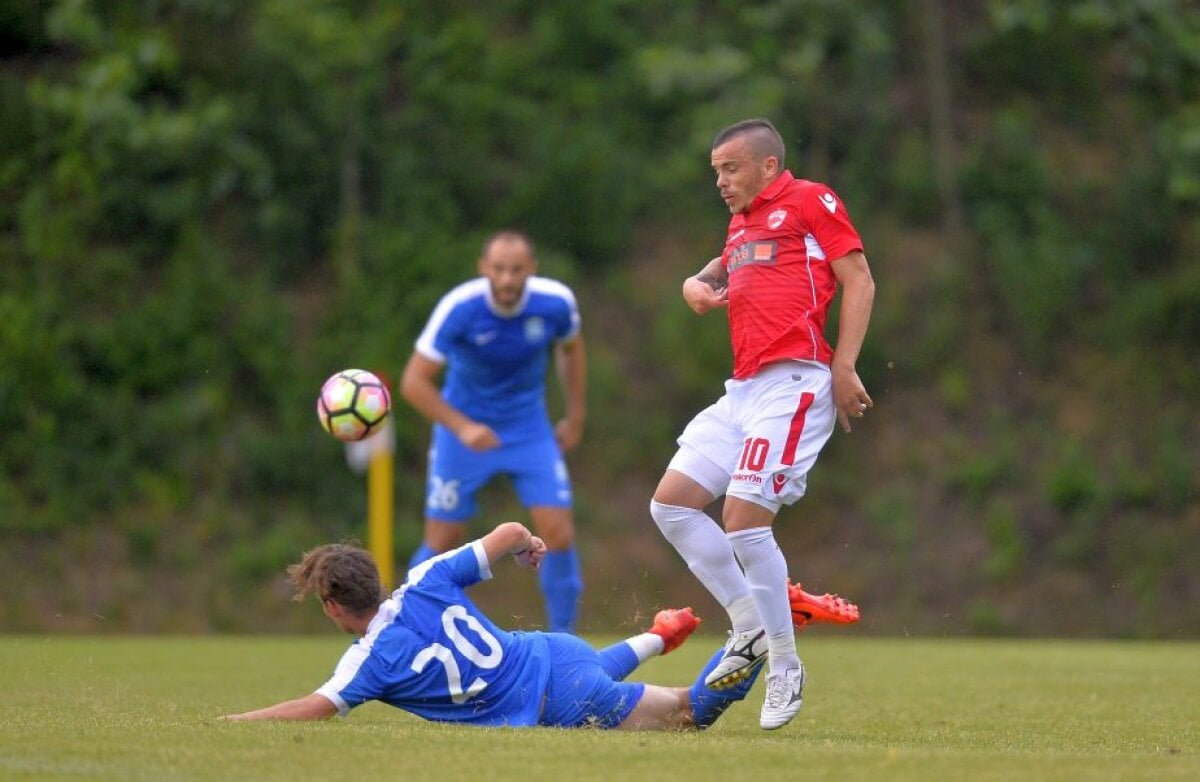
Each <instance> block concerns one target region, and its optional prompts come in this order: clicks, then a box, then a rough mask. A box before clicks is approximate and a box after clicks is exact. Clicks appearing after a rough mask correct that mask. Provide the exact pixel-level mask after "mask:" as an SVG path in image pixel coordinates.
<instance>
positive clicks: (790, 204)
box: [721, 171, 863, 380]
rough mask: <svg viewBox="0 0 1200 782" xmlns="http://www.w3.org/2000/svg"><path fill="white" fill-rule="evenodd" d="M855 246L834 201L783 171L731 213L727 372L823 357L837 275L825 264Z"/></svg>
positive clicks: (747, 372)
mask: <svg viewBox="0 0 1200 782" xmlns="http://www.w3.org/2000/svg"><path fill="white" fill-rule="evenodd" d="M862 248H863V247H862V240H861V239H859V237H858V232H857V231H855V230H854V226H853V225H852V224H851V223H850V216H849V215H848V214H847V213H846V207H845V205H844V204H842V201H841V199H839V198H838V197H837V195H836V194H835V193H834V192H833V191H832V190H830V189H829V188H828V187H826V186H825V185H822V184H820V183H818V182H809V181H807V180H804V179H796V178H795V177H794V176H792V174H791V172H790V171H784V172H783V173H782V174H780V175H779V177H778V178H777V179H776V180H775V181H774V182H772V183H771V184H770V185H768V186H767V187H766V188H765V189H764V190H763V191H762V192H761V193H759V194H758V195H757V196H755V197H754V200H753V201H751V202H750V207H749V208H748V209H747V210H746V211H745V212H741V213H739V214H735V215H734V216H733V219H731V220H730V221H729V234H728V236H727V237H726V239H725V252H724V254H723V255H722V258H721V262H722V264H723V265H724V266H725V271H726V272H727V273H728V275H729V336H730V340H731V341H732V343H733V376H734V377H735V378H737V379H739V380H743V379H745V378H748V377H752V376H753V375H754V374H756V373H757V372H758V371H759V370H760V369H762V368H763V367H764V366H766V365H767V364H770V363H772V362H775V361H783V360H787V359H800V360H806V361H820V362H822V363H824V364H828V363H829V362H830V360H831V359H832V358H833V349H832V348H831V347H830V346H829V342H828V341H827V340H826V339H825V319H826V316H827V315H828V314H829V302H830V301H832V300H833V294H834V290H835V289H836V288H837V277H835V276H834V274H833V269H832V267H831V266H830V265H829V262H830V261H836V260H837V259H839V258H841V257H843V256H845V255H848V254H849V253H852V252H854V251H855V250H862Z"/></svg>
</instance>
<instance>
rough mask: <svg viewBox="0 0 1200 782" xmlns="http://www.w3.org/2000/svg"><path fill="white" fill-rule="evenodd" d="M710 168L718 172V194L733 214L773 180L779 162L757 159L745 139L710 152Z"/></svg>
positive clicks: (728, 142) (740, 209)
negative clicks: (719, 193)
mask: <svg viewBox="0 0 1200 782" xmlns="http://www.w3.org/2000/svg"><path fill="white" fill-rule="evenodd" d="M712 167H713V171H715V172H717V190H719V191H720V192H721V200H723V201H724V202H725V205H726V206H728V207H729V211H730V212H732V213H733V214H737V213H738V212H744V211H746V210H747V209H748V208H749V207H750V202H751V201H753V200H754V197H755V196H756V195H758V194H759V193H761V192H762V190H763V188H764V187H766V186H767V184H768V183H769V182H770V181H771V179H773V178H774V176H775V174H776V173H778V170H779V161H778V160H776V159H775V158H774V157H766V158H763V159H761V160H759V159H756V158H755V155H754V151H753V150H752V149H751V147H750V144H749V142H748V140H747V138H746V136H744V135H742V136H735V137H733V138H731V139H729V140H728V141H726V142H725V143H724V144H722V145H721V146H719V147H717V148H716V149H714V150H713V151H712Z"/></svg>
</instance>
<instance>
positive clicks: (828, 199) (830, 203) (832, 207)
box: [821, 193, 837, 214]
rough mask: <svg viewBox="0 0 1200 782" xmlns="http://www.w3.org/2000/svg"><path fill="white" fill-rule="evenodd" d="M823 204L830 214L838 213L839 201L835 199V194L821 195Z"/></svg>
mask: <svg viewBox="0 0 1200 782" xmlns="http://www.w3.org/2000/svg"><path fill="white" fill-rule="evenodd" d="M821 203H822V204H824V205H825V208H826V209H828V210H829V214H833V213H834V212H836V211H837V199H836V198H834V197H833V193H821Z"/></svg>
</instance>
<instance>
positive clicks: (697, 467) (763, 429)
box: [667, 361, 836, 512]
mask: <svg viewBox="0 0 1200 782" xmlns="http://www.w3.org/2000/svg"><path fill="white" fill-rule="evenodd" d="M835 420H836V416H835V414H834V409H833V391H832V379H831V376H830V374H829V367H827V366H825V365H824V364H815V363H811V362H808V361H785V362H781V363H778V364H771V365H770V366H768V367H766V368H765V369H763V370H762V371H760V372H759V373H758V374H757V375H755V376H754V377H752V378H748V379H746V380H727V381H725V395H724V396H722V397H721V398H720V399H718V400H717V401H716V402H715V403H713V404H712V405H710V406H709V407H707V408H705V409H704V410H702V411H700V413H699V414H698V415H697V416H696V417H695V418H693V419H692V420H691V422H690V423H689V424H688V425H687V426H686V427H685V428H684V430H683V434H681V435H679V441H678V442H679V450H678V451H676V452H675V456H674V457H673V458H672V459H671V463H670V464H668V465H667V469H669V470H675V471H677V472H681V473H683V474H684V475H686V476H688V477H689V478H691V479H692V480H694V481H696V483H698V484H700V485H701V486H703V487H704V488H705V489H707V490H708V491H710V492H712V494H713V496H714V497H719V496H721V495H722V494H728V495H729V496H731V497H738V498H739V499H744V500H748V501H750V502H753V503H756V504H758V505H761V506H763V507H764V508H767V509H768V510H771V511H773V512H778V511H779V509H780V507H782V506H784V505H791V504H792V503H793V502H795V501H796V500H798V499H800V498H801V497H803V496H804V491H805V489H806V488H807V486H808V471H809V470H811V469H812V467H813V465H814V464H816V461H817V455H818V454H819V453H820V452H821V448H823V447H824V446H825V443H826V442H827V441H828V440H829V436H830V435H831V434H833V425H834V422H835Z"/></svg>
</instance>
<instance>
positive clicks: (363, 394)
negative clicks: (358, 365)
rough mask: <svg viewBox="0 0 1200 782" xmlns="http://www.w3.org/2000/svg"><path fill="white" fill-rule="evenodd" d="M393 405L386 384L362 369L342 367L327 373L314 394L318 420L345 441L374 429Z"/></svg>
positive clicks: (379, 424) (326, 428)
mask: <svg viewBox="0 0 1200 782" xmlns="http://www.w3.org/2000/svg"><path fill="white" fill-rule="evenodd" d="M391 408H392V396H391V394H389V393H388V390H387V386H386V385H384V383H383V381H382V380H380V379H379V378H378V377H376V376H375V375H374V374H372V373H370V372H368V371H367V370H365V369H343V370H342V371H341V372H337V373H335V374H333V375H331V376H330V378H329V379H328V380H326V381H325V385H323V386H321V394H320V396H318V397H317V419H318V420H320V422H321V426H323V427H325V431H327V432H329V433H330V434H331V435H333V436H334V437H336V438H337V439H339V440H342V441H344V442H353V441H355V440H362V439H364V438H366V437H369V436H370V435H372V434H374V433H375V432H377V431H378V430H379V428H380V426H381V425H382V424H383V421H384V419H386V418H387V416H388V411H389V410H391Z"/></svg>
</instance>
